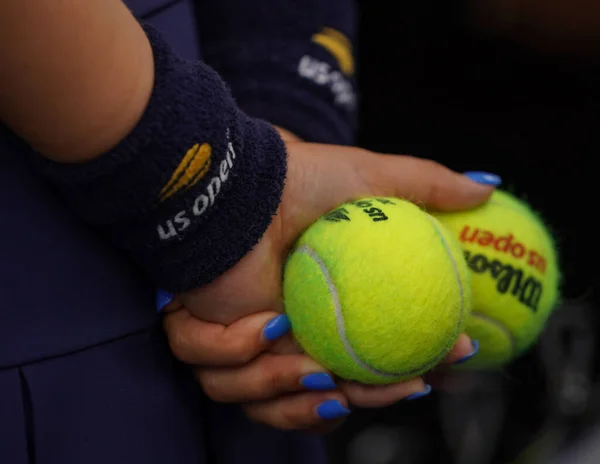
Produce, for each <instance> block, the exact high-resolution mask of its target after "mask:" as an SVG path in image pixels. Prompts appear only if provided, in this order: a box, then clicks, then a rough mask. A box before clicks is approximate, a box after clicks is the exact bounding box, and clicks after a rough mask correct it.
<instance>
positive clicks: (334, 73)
mask: <svg viewBox="0 0 600 464" xmlns="http://www.w3.org/2000/svg"><path fill="white" fill-rule="evenodd" d="M311 42H312V43H314V44H317V45H319V46H320V47H322V48H323V49H325V50H326V51H327V52H328V53H329V54H330V55H331V56H333V58H335V61H336V62H337V68H336V66H335V65H331V64H330V63H328V62H326V61H323V60H321V59H318V58H315V57H314V56H311V55H304V56H303V57H302V58H300V62H299V63H298V75H299V76H300V77H302V78H304V79H308V80H309V81H311V82H312V83H314V84H316V85H318V86H322V87H327V88H328V89H329V90H330V91H331V93H332V94H333V97H334V103H335V104H336V105H338V106H340V107H343V108H345V109H346V110H348V111H352V110H354V108H355V107H356V95H355V92H354V88H353V86H352V83H351V82H350V80H349V78H350V77H351V76H353V75H354V56H352V44H351V43H350V40H349V39H348V37H346V36H345V35H344V34H342V33H341V32H339V31H337V30H335V29H332V28H330V27H324V28H323V29H322V30H321V31H320V32H318V33H316V34H314V35H313V36H312V37H311Z"/></svg>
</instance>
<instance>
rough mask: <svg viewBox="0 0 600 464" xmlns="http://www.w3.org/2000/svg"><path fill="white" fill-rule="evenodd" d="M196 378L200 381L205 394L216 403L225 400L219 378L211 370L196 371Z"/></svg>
mask: <svg viewBox="0 0 600 464" xmlns="http://www.w3.org/2000/svg"><path fill="white" fill-rule="evenodd" d="M196 379H197V380H198V382H199V383H200V386H201V387H202V390H203V391H204V393H205V395H206V396H208V397H209V398H210V399H211V400H213V401H215V402H217V403H224V402H227V397H226V396H225V395H224V394H223V389H222V388H221V385H220V382H219V378H218V376H217V375H215V373H214V372H211V371H202V370H200V371H198V372H197V373H196Z"/></svg>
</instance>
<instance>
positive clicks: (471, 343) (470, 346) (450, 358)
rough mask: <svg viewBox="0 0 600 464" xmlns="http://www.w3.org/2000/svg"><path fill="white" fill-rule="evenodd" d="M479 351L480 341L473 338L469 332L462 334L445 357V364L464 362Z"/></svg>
mask: <svg viewBox="0 0 600 464" xmlns="http://www.w3.org/2000/svg"><path fill="white" fill-rule="evenodd" d="M478 352H479V342H478V341H477V340H471V339H470V338H469V336H468V335H467V334H464V333H463V334H461V335H460V336H459V337H458V340H457V341H456V343H455V344H454V347H453V348H452V350H451V351H450V353H448V355H447V356H446V358H445V359H444V363H445V364H462V363H465V362H467V361H468V360H469V359H471V358H472V357H473V356H475V355H476V354H477V353H478Z"/></svg>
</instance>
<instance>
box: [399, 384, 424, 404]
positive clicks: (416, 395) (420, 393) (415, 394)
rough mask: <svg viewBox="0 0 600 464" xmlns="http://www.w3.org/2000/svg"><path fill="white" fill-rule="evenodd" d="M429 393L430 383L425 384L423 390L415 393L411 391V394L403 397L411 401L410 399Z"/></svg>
mask: <svg viewBox="0 0 600 464" xmlns="http://www.w3.org/2000/svg"><path fill="white" fill-rule="evenodd" d="M430 393H431V385H427V384H426V385H425V390H423V391H420V392H417V393H413V394H412V395H408V396H407V397H406V398H404V401H412V400H416V399H418V398H423V397H424V396H427V395H429V394H430Z"/></svg>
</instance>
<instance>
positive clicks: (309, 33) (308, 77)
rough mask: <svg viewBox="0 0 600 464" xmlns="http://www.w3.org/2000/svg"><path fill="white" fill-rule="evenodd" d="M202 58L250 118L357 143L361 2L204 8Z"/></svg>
mask: <svg viewBox="0 0 600 464" xmlns="http://www.w3.org/2000/svg"><path fill="white" fill-rule="evenodd" d="M198 19H199V24H200V34H201V37H202V53H203V56H204V59H205V60H206V62H207V63H208V64H210V65H211V66H212V67H213V68H214V69H215V70H217V72H219V74H220V75H221V77H223V79H224V80H225V81H226V82H227V84H228V85H229V86H230V88H231V89H232V93H233V96H234V97H235V98H236V101H237V103H238V105H239V106H240V107H241V108H242V109H243V110H244V111H245V112H247V113H248V114H250V115H252V116H255V117H260V118H263V119H265V120H268V121H270V122H271V123H273V124H275V125H278V126H280V127H283V128H284V129H287V130H289V131H291V132H293V133H295V134H296V135H298V136H299V137H301V138H303V139H304V140H306V141H312V142H320V143H334V144H352V143H354V135H355V134H354V133H355V126H356V106H357V101H356V100H357V98H356V85H355V59H354V54H353V50H354V49H355V47H354V42H355V40H356V5H355V1H354V0H261V1H248V0H201V1H199V4H198Z"/></svg>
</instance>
